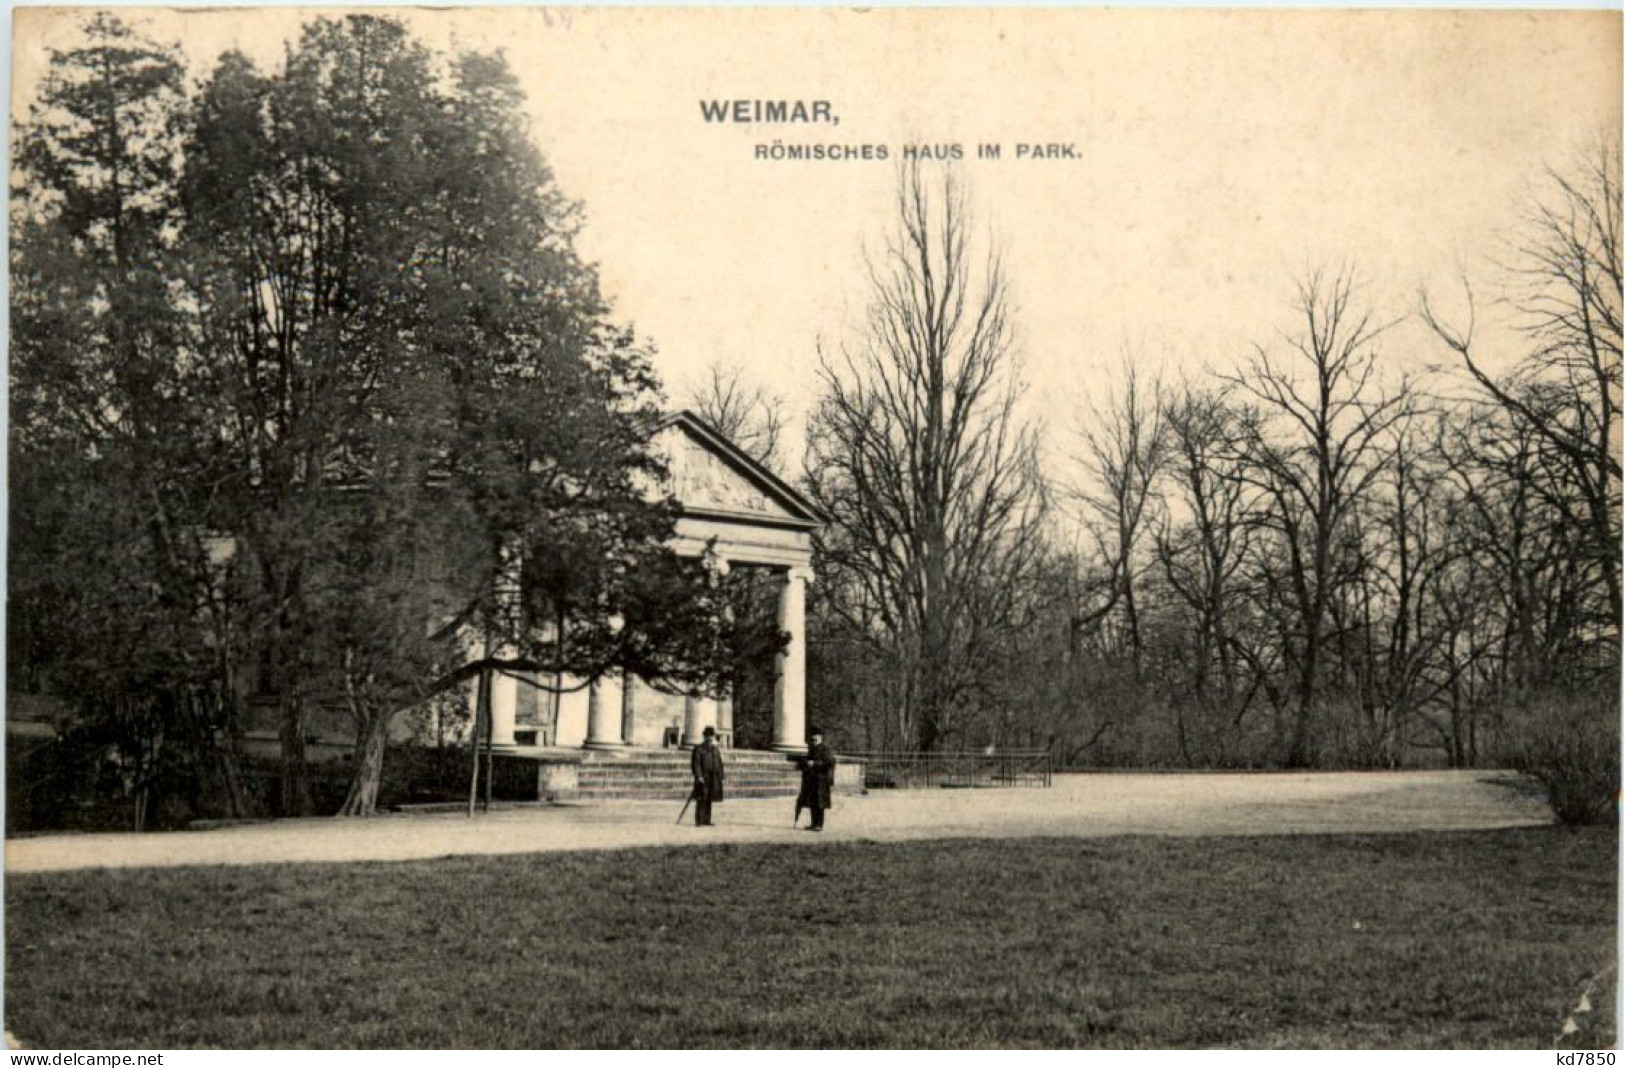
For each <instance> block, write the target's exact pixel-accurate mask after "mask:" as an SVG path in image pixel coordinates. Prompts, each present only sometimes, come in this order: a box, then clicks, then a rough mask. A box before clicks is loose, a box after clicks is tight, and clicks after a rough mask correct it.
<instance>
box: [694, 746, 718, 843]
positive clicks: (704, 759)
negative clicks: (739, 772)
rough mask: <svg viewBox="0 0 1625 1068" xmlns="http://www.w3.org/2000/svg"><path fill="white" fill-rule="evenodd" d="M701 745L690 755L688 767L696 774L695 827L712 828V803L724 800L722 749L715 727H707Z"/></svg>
mask: <svg viewBox="0 0 1625 1068" xmlns="http://www.w3.org/2000/svg"><path fill="white" fill-rule="evenodd" d="M703 735H704V736H703V737H702V738H701V740H700V744H699V745H696V746H695V747H694V752H693V753H691V754H690V755H689V758H688V767H689V770H690V771H692V772H693V773H694V801H695V805H694V826H696V827H709V826H711V802H713V801H721V800H722V749H721V747H719V746H718V745H717V731H716V728H715V727H707V728H705V731H704V732H703Z"/></svg>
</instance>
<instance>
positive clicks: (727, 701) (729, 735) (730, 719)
mask: <svg viewBox="0 0 1625 1068" xmlns="http://www.w3.org/2000/svg"><path fill="white" fill-rule="evenodd" d="M717 733H718V734H720V735H722V737H723V738H725V739H727V742H728V744H729V745H733V735H734V699H733V694H731V693H730V694H728V695H727V696H726V697H722V698H720V699H718V701H717Z"/></svg>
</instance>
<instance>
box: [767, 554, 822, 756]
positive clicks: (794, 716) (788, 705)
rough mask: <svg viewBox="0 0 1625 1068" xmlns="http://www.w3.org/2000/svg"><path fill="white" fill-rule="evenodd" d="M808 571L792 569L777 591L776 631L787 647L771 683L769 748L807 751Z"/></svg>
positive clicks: (809, 569)
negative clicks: (786, 638)
mask: <svg viewBox="0 0 1625 1068" xmlns="http://www.w3.org/2000/svg"><path fill="white" fill-rule="evenodd" d="M811 581H812V569H811V568H806V567H792V568H791V569H790V570H789V571H788V572H787V573H786V574H785V576H784V588H783V589H781V590H780V591H779V629H780V630H782V631H784V632H786V633H787V634H789V635H790V644H789V645H788V646H786V647H785V650H784V652H782V653H780V654H779V662H778V671H777V672H776V677H775V678H774V680H773V748H774V749H775V750H777V751H779V752H781V753H804V752H806V751H807V619H806V616H807V583H808V582H811Z"/></svg>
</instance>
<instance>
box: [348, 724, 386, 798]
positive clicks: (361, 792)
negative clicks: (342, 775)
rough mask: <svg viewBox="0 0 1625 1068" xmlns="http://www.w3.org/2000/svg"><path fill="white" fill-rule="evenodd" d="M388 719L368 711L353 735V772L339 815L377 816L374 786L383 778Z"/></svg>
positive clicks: (376, 796) (376, 792) (376, 793)
mask: <svg viewBox="0 0 1625 1068" xmlns="http://www.w3.org/2000/svg"><path fill="white" fill-rule="evenodd" d="M390 718H391V717H390V716H389V715H388V714H386V713H382V712H371V713H370V714H368V715H366V716H365V717H364V719H363V721H362V726H361V729H360V730H359V731H357V732H356V740H355V753H356V759H355V771H354V773H353V774H352V775H351V777H350V789H349V792H348V793H347V794H346V795H345V798H344V805H343V807H342V808H340V809H339V811H338V814H339V815H340V816H375V815H377V814H378V785H379V783H380V782H382V781H383V777H384V748H385V746H386V745H387V744H388V742H389V722H390Z"/></svg>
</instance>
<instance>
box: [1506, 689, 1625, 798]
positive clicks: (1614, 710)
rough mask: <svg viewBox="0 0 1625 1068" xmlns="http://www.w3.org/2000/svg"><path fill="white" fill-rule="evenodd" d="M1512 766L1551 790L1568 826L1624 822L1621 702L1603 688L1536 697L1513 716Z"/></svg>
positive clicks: (1548, 794) (1549, 793)
mask: <svg viewBox="0 0 1625 1068" xmlns="http://www.w3.org/2000/svg"><path fill="white" fill-rule="evenodd" d="M1508 730H1509V735H1510V737H1509V751H1508V754H1507V755H1508V762H1509V763H1510V764H1511V765H1512V766H1513V767H1515V768H1517V769H1518V770H1519V771H1522V772H1524V773H1526V774H1528V775H1532V776H1534V777H1535V778H1536V779H1538V780H1539V781H1540V783H1541V785H1543V786H1544V787H1545V788H1546V797H1547V800H1548V802H1550V804H1551V806H1552V813H1553V814H1554V815H1555V816H1556V817H1557V818H1558V820H1559V821H1560V822H1562V823H1565V824H1571V825H1575V824H1592V823H1612V822H1616V821H1617V820H1618V819H1619V771H1620V765H1619V743H1620V737H1619V699H1618V695H1617V693H1614V692H1611V691H1610V690H1607V689H1604V688H1602V687H1595V688H1591V689H1587V690H1581V691H1562V692H1555V693H1546V694H1542V695H1540V696H1538V697H1536V698H1533V699H1532V700H1530V701H1529V703H1528V704H1527V705H1526V706H1524V707H1523V708H1522V709H1520V710H1519V711H1518V712H1517V713H1516V714H1514V715H1509V716H1508Z"/></svg>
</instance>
